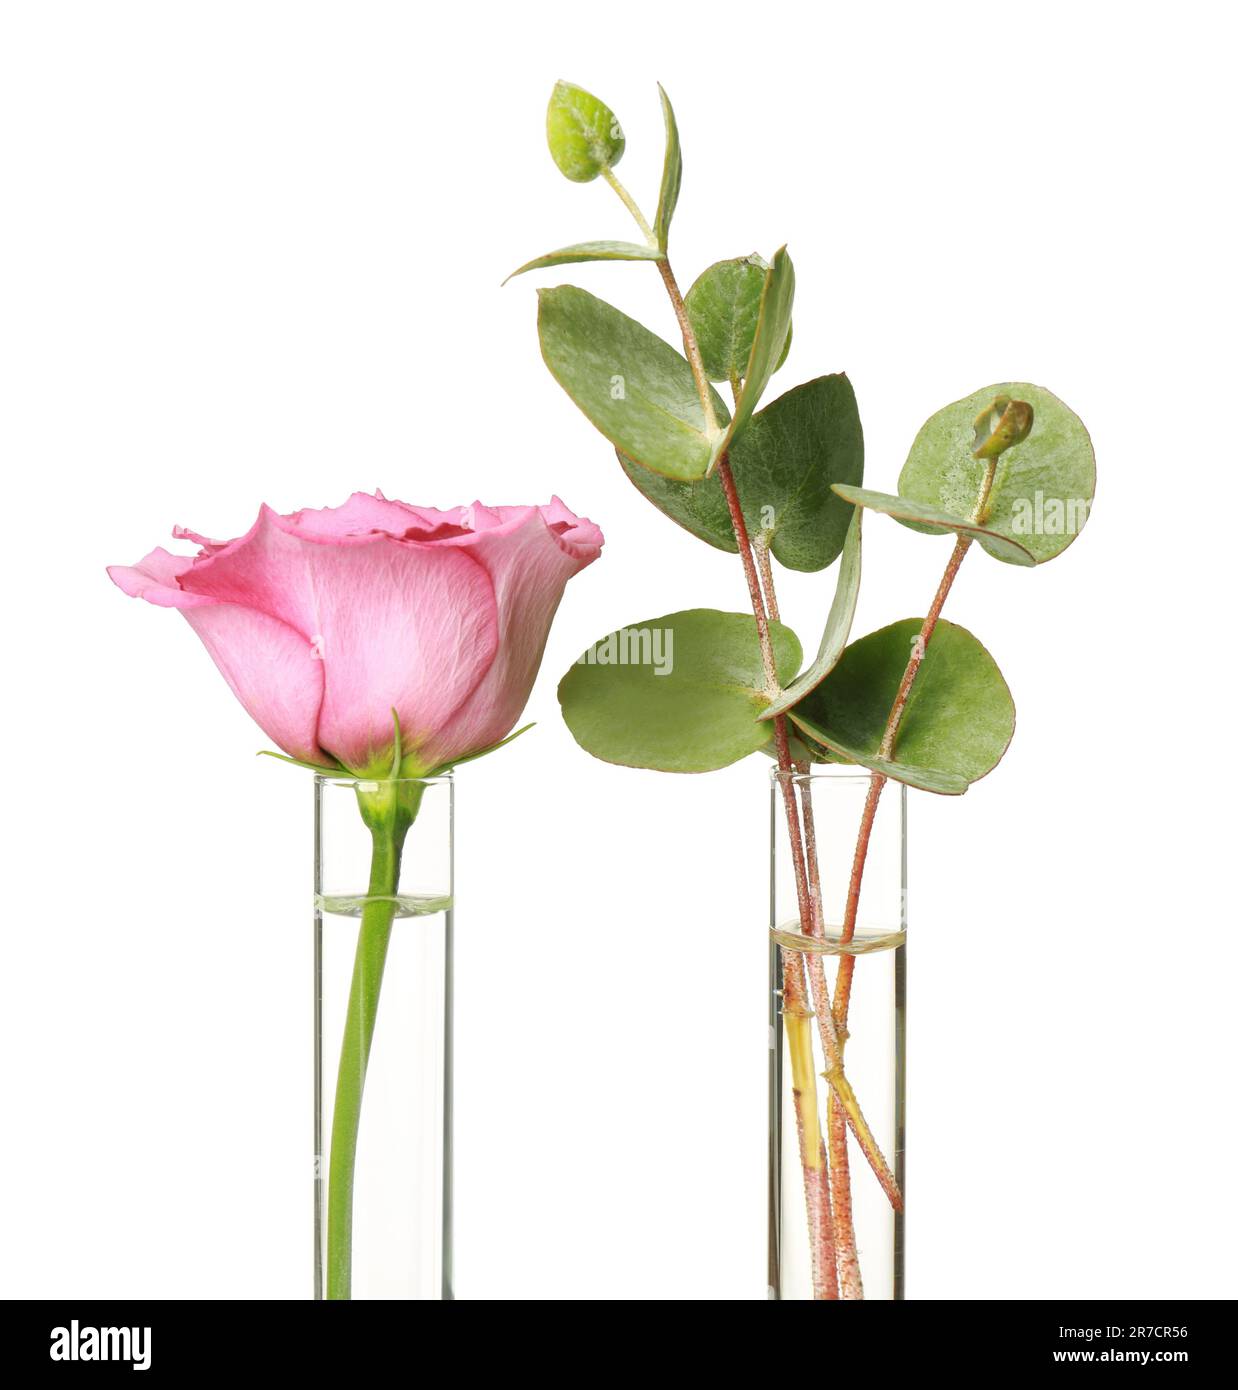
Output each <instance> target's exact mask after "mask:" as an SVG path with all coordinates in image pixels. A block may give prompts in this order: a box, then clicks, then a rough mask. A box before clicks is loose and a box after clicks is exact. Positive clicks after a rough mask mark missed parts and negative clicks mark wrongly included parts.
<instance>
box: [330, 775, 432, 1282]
mask: <svg viewBox="0 0 1238 1390" xmlns="http://www.w3.org/2000/svg"><path fill="white" fill-rule="evenodd" d="M398 767H399V755H398V753H397V756H396V759H395V768H396V769H398ZM423 791H424V788H423V787H422V786H421V785H420V784H418V783H414V784H412V785H411V786H401V785H398V784H395V783H392V782H386V783H382V782H380V783H376V784H373V786H372V787H369V788H367V789H365V790H362V789H361V788H358V789H357V801H358V803H359V805H360V807H361V816H362V819H363V820H364V821H365V823H366V825H367V826H369V828H370V835H371V838H372V841H373V848H372V851H371V858H370V885H369V889H368V890H367V892H366V899H365V906H364V908H363V909H362V912H361V926H360V928H359V930H358V932H357V955H356V959H355V960H354V962H353V975H352V986H351V988H350V990H349V994H348V1013H347V1016H346V1017H345V1020H344V1040H343V1043H342V1045H341V1047H340V1069H339V1076H338V1078H337V1080H336V1083H335V1109H334V1113H333V1116H332V1120H331V1157H330V1167H329V1169H328V1173H327V1297H328V1298H329V1299H331V1298H335V1299H348V1298H351V1297H352V1229H353V1222H352V1218H353V1178H354V1175H355V1172H356V1166H357V1136H358V1132H359V1130H360V1125H361V1098H362V1094H363V1092H364V1090H365V1074H366V1068H367V1066H368V1064H369V1060H370V1046H371V1044H372V1043H373V1041H374V1023H375V1020H376V1018H377V1016H378V996H379V991H380V990H381V989H382V984H383V970H384V967H385V966H386V964H387V947H388V945H389V944H390V941H391V927H392V923H393V922H394V920H395V913H396V906H397V902H396V893H397V890H398V888H399V883H400V859H401V856H402V854H403V850H404V841H405V838H406V837H407V835H408V830H409V827H410V826H411V825H412V823H413V821H414V819H415V818H416V815H417V811H418V808H419V806H420V803H421V797H422V793H423Z"/></svg>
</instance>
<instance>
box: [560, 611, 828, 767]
mask: <svg viewBox="0 0 1238 1390" xmlns="http://www.w3.org/2000/svg"><path fill="white" fill-rule="evenodd" d="M770 636H771V640H772V643H773V648H774V662H775V665H776V666H777V669H778V679H779V680H780V681H781V682H782V683H784V684H785V683H786V682H789V681H790V680H791V678H792V677H793V676H794V675H795V673H796V671H797V670H799V665H800V660H801V658H802V656H803V653H802V651H801V649H800V644H799V641H798V639H797V638H796V636H795V634H794V633H793V632H792V631H791V629H790V628H787V627H784V626H783V625H782V624H781V623H771V624H770ZM768 702H769V698H768V695H767V694H766V690H765V674H764V670H763V667H762V664H761V648H760V644H759V642H758V640H757V628H756V623H755V621H754V620H753V619H752V617H750V616H749V615H747V614H743V613H719V612H716V611H715V610H713V609H711V608H694V609H689V610H687V611H686V612H682V613H670V614H667V615H666V616H665V617H662V618H651V619H649V620H648V621H646V622H643V623H639V624H637V625H635V626H634V627H628V628H620V629H618V630H617V631H616V632H612V633H609V634H608V635H607V636H606V637H604V638H602V640H601V641H600V642H595V643H594V644H593V646H592V647H590V648H589V650H588V651H587V652H585V654H584V655H583V656H582V657H581V658H580V659H579V660H578V661H577V662H576V664H575V665H574V666H573V667H572V669H571V670H570V671H569V672H568V673H567V675H565V676H564V677H563V679H562V681H560V682H559V703H560V705H561V706H562V708H563V718H564V720H565V721H566V722H567V726H568V728H569V729H570V730H571V731H572V736H573V737H574V738H575V740H576V742H577V743H579V744H580V746H581V747H582V748H584V749H585V750H586V751H587V752H589V753H592V754H593V756H594V757H595V758H601V759H602V760H603V761H604V762H608V763H621V764H623V765H624V766H626V767H645V768H653V769H655V770H657V771H659V772H711V771H713V770H714V769H715V768H720V767H726V766H728V765H729V764H730V763H733V762H737V761H738V760H739V759H740V758H743V757H746V756H747V755H748V754H749V753H755V752H757V751H758V750H759V749H760V748H762V747H763V746H764V745H765V744H766V743H768V742H769V741H770V740H771V738H772V736H773V730H772V728H771V726H770V725H769V724H762V723H760V722H758V718H757V716H758V715H759V714H760V713H761V711H762V709H763V708H764V707H765V705H766V704H768Z"/></svg>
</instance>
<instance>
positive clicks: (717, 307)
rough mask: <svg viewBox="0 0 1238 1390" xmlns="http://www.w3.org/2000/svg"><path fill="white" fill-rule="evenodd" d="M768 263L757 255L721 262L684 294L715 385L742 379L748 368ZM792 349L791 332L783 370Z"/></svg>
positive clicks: (789, 331) (685, 305)
mask: <svg viewBox="0 0 1238 1390" xmlns="http://www.w3.org/2000/svg"><path fill="white" fill-rule="evenodd" d="M768 271H769V265H768V264H767V263H766V261H765V260H763V259H762V257H760V256H757V255H752V256H739V257H737V258H736V259H734V260H730V261H716V262H715V263H714V264H713V265H711V266H709V267H708V269H706V270H703V271H702V272H701V273H700V275H698V276H697V277H696V280H695V281H694V282H693V284H692V288H691V289H690V290H689V291H688V293H687V294H686V295H685V296H684V307H685V308H686V309H687V311H688V318H689V320H690V321H691V323H692V331H693V332H694V333H695V334H696V342H697V346H698V347H699V348H700V350H701V361H702V363H703V364H704V367H705V374H706V375H707V376H708V377H709V379H710V381H739V380H741V379H742V378H743V376H744V373H745V372H746V371H747V370H748V359H749V357H750V356H751V355H752V340H753V338H754V337H756V331H757V319H758V317H759V316H760V313H761V293H762V291H763V290H764V288H765V276H766V274H767V272H768ZM790 350H791V330H790V325H788V327H787V341H786V343H785V345H784V346H783V349H782V357H781V358H780V359H779V362H778V366H780V367H781V366H782V364H783V362H784V361H785V360H786V356H787V353H788V352H789V351H790Z"/></svg>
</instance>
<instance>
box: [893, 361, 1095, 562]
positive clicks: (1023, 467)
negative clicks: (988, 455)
mask: <svg viewBox="0 0 1238 1390" xmlns="http://www.w3.org/2000/svg"><path fill="white" fill-rule="evenodd" d="M1000 396H1009V397H1011V398H1012V399H1014V400H1019V401H1026V402H1027V403H1028V404H1029V405H1030V406H1031V407H1032V410H1033V412H1034V421H1033V424H1032V428H1031V433H1030V434H1029V435H1028V436H1027V438H1026V439H1025V440H1023V442H1022V443H1019V444H1016V445H1014V446H1013V447H1011V448H1009V449H1007V450H1006V452H1005V453H1003V454H1002V455H1001V457H1000V459H999V460H998V463H997V473H996V476H995V478H994V482H993V490H992V493H991V494H990V498H989V507H988V513H987V515H986V517H985V526H986V527H987V528H988V530H989V531H990V532H996V533H998V536H999V537H1002V538H1005V539H1006V540H1009V541H1013V542H1014V543H1015V544H1016V545H1018V546H1020V547H1022V548H1023V549H1024V550H1026V551H1028V552H1030V554H1031V555H1032V557H1033V559H1034V561H1035V563H1036V564H1043V563H1044V562H1045V561H1046V560H1052V559H1053V558H1054V556H1056V555H1060V554H1061V553H1062V551H1063V550H1065V549H1066V547H1067V546H1068V545H1069V544H1070V543H1071V541H1073V540H1074V538H1075V536H1076V535H1078V533H1079V531H1080V530H1081V529H1082V527H1083V524H1084V522H1085V521H1086V520H1087V516H1088V512H1089V510H1090V509H1091V504H1092V495H1093V493H1094V492H1095V490H1096V458H1095V455H1094V454H1093V451H1092V441H1091V439H1089V437H1088V432H1087V430H1086V429H1085V428H1084V426H1083V422H1082V420H1080V419H1079V417H1078V416H1077V415H1076V414H1075V413H1074V411H1073V410H1071V409H1070V408H1069V407H1068V406H1066V405H1064V404H1063V403H1062V402H1061V401H1060V400H1058V398H1057V397H1056V396H1055V395H1053V394H1052V393H1051V392H1049V391H1046V390H1045V389H1044V388H1043V387H1040V386H1033V385H1031V384H1030V383H1028V382H1024V381H1016V382H1004V383H999V384H998V385H995V386H986V387H985V388H984V389H983V390H981V391H976V392H974V393H973V394H972V395H970V396H968V397H966V398H965V399H964V400H961V401H955V402H954V403H953V405H948V406H946V407H945V409H943V410H939V411H938V412H937V414H936V415H934V416H932V417H931V418H930V419H929V420H928V421H927V423H926V424H925V425H924V427H923V428H922V429H921V430H920V433H919V434H918V435H917V436H916V440H915V443H914V444H913V445H912V446H911V453H910V454H909V455H908V457H907V462H906V464H904V466H903V471H902V473H901V474H900V475H899V480H898V490H899V493H900V495H901V496H903V497H906V498H910V499H912V500H914V501H918V502H927V503H929V504H930V505H931V506H934V507H938V508H940V509H941V510H942V511H945V512H947V513H948V514H950V515H951V516H955V517H960V516H962V517H966V516H970V515H971V513H972V509H973V508H974V506H975V504H976V499H977V497H978V495H979V491H980V483H981V479H982V478H983V476H984V469H985V464H984V461H983V460H981V459H977V458H974V457H973V456H972V448H973V446H974V444H975V423H976V416H977V413H978V412H980V411H982V410H983V409H984V408H985V407H986V406H987V405H989V404H990V403H991V402H992V401H994V400H995V399H996V398H997V397H1000ZM904 525H908V526H911V528H912V529H913V530H920V531H930V532H933V531H940V530H941V529H942V528H941V527H940V526H929V525H925V524H922V523H919V522H910V521H905V522H904ZM978 540H979V542H980V544H981V545H982V546H983V547H984V548H985V550H987V551H988V552H989V554H990V555H993V556H994V557H995V558H996V559H998V560H1004V561H1006V563H1008V564H1026V563H1027V562H1026V560H1018V559H1015V558H1013V556H1012V552H1011V550H1010V547H1009V546H1008V545H1003V544H1002V543H1001V541H1000V540H995V539H994V538H993V537H992V536H984V535H982V536H979V537H978Z"/></svg>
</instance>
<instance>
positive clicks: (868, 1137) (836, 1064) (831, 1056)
mask: <svg viewBox="0 0 1238 1390" xmlns="http://www.w3.org/2000/svg"><path fill="white" fill-rule="evenodd" d="M718 477H719V480H720V481H721V483H722V491H723V493H724V495H725V497H726V501H727V509H728V510H729V511H730V514H731V525H732V527H733V529H734V531H735V539H736V541H737V542H738V543H739V554H740V558H741V560H742V561H743V565H744V574H745V576H746V578H747V580H748V594H749V597H750V598H751V600H752V608H753V613H754V614H755V615H756V620H757V637H758V639H759V641H760V643H761V658H762V662H763V665H764V667H765V680H766V685H767V688H768V689H769V691H770V693H771V694H774V693H776V692H777V690H778V689H779V684H778V672H777V670H776V668H775V665H774V653H773V647H772V645H771V643H770V636H769V622H768V620H767V619H766V616H765V604H764V601H763V599H762V596H761V583H760V580H759V579H758V578H757V571H756V566H755V564H754V563H753V559H752V545H751V542H750V541H749V539H748V527H747V524H746V523H745V521H744V513H743V509H742V508H741V507H740V504H739V493H738V492H737V491H736V488H735V479H734V477H733V476H732V474H731V467H730V464H729V463H728V462H727V459H726V455H725V454H724V455H723V456H722V458H721V459H719V461H718ZM773 725H774V749H775V752H776V753H777V755H778V781H779V784H780V786H781V787H782V802H783V808H784V810H785V812H786V818H787V833H788V836H789V838H790V841H791V862H792V865H793V866H794V869H795V894H796V899H797V902H798V906H799V916H800V930H801V931H802V932H803V934H804V935H805V936H809V935H811V934H812V906H811V901H810V899H809V895H808V871H807V865H806V863H805V859H804V842H803V838H802V834H803V832H802V830H801V827H800V816H799V804H798V802H797V801H796V799H795V788H794V786H793V784H792V775H791V750H790V745H789V743H788V741H787V720H786V716H785V715H781V714H780V715H778V716H777V717H776V718H775V719H774V720H773ZM783 960H784V966H785V965H786V963H787V962H793V965H794V971H793V973H794V976H795V992H794V994H793V995H791V996H789V995H788V994H787V993H786V992H785V985H784V995H783V1003H784V1006H786V1005H788V1004H791V1003H793V1004H794V1005H795V1007H798V1008H803V1007H804V1006H805V999H806V997H807V995H808V990H807V987H806V983H805V971H804V962H803V959H802V956H801V955H800V954H799V953H792V952H789V951H784V952H783ZM813 1004H814V1012H815V1014H816V1019H817V1030H818V1032H819V1033H820V1035H821V1048H822V1051H823V1052H824V1054H825V1060H826V1064H827V1068H828V1069H827V1071H826V1072H825V1078H826V1080H827V1081H828V1082H829V1083H830V1086H831V1089H832V1090H834V1091H837V1092H838V1096H839V1099H840V1101H841V1102H842V1104H843V1108H844V1109H845V1110H846V1113H847V1122H848V1124H849V1125H850V1126H851V1129H852V1131H853V1132H854V1134H855V1137H856V1139H857V1140H858V1142H859V1145H860V1148H861V1149H862V1150H863V1152H864V1157H865V1158H866V1159H867V1160H868V1163H869V1166H870V1167H871V1168H872V1170H873V1172H874V1173H875V1174H876V1176H877V1181H878V1182H879V1183H880V1184H881V1186H882V1188H883V1189H884V1191H885V1193H886V1196H887V1197H889V1199H890V1202H891V1203H892V1205H893V1206H894V1208H895V1210H896V1211H901V1210H902V1203H903V1199H902V1196H901V1195H900V1193H899V1190H898V1184H897V1183H896V1182H895V1181H894V1174H893V1173H892V1172H891V1171H890V1165H889V1164H888V1163H887V1162H886V1160H885V1157H884V1156H883V1155H882V1153H881V1150H880V1149H879V1148H878V1147H877V1141H876V1140H875V1139H874V1138H873V1134H872V1130H870V1129H869V1127H868V1123H867V1121H866V1120H865V1119H864V1116H863V1114H862V1113H861V1111H860V1105H859V1101H857V1100H856V1097H855V1092H854V1091H853V1090H852V1089H851V1085H850V1083H849V1082H848V1080H847V1078H846V1076H845V1075H844V1073H843V1060H842V1049H841V1047H840V1046H839V1044H838V1034H837V1032H836V1030H835V1027H834V1013H833V1010H832V1009H831V1007H830V999H829V994H828V992H825V993H822V994H821V995H820V997H815V998H814V999H813Z"/></svg>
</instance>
